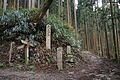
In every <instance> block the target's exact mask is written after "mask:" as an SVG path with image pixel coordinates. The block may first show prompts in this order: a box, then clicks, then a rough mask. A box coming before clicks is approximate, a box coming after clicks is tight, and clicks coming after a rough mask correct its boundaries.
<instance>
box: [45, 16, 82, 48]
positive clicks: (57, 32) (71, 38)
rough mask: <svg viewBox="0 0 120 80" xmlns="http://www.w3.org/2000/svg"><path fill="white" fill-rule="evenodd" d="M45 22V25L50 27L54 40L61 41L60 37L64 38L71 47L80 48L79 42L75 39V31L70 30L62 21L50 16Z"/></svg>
mask: <svg viewBox="0 0 120 80" xmlns="http://www.w3.org/2000/svg"><path fill="white" fill-rule="evenodd" d="M46 20H47V23H49V24H51V25H52V30H53V31H54V34H53V38H54V39H62V38H61V37H64V39H65V40H66V41H67V42H68V43H69V44H70V45H71V46H76V47H80V44H81V40H76V39H75V32H74V31H75V30H74V29H72V28H70V26H69V25H66V24H65V23H64V22H63V20H62V19H60V18H58V17H56V16H55V15H50V16H49V17H48V18H46Z"/></svg>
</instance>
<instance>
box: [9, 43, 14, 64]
mask: <svg viewBox="0 0 120 80" xmlns="http://www.w3.org/2000/svg"><path fill="white" fill-rule="evenodd" d="M14 44H15V42H11V44H10V50H9V64H11V58H12V53H13V45H14Z"/></svg>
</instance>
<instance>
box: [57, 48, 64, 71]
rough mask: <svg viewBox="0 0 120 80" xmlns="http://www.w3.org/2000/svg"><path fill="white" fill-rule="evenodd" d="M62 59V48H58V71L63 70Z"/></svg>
mask: <svg viewBox="0 0 120 80" xmlns="http://www.w3.org/2000/svg"><path fill="white" fill-rule="evenodd" d="M62 58H63V48H62V47H59V48H57V66H58V69H59V70H62V69H63V61H62Z"/></svg>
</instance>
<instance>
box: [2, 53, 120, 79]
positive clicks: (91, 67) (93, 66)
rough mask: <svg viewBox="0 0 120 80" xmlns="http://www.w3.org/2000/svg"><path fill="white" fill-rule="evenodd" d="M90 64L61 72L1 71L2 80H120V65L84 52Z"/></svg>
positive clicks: (51, 69) (53, 70) (55, 70)
mask: <svg viewBox="0 0 120 80" xmlns="http://www.w3.org/2000/svg"><path fill="white" fill-rule="evenodd" d="M82 53H86V54H87V58H88V59H87V60H88V61H89V63H85V62H81V61H80V62H78V64H77V65H76V66H74V67H71V68H68V69H64V70H61V71H59V70H58V69H56V68H54V67H51V68H48V69H43V70H40V71H38V70H29V71H27V70H26V71H22V70H15V69H14V68H13V67H11V68H7V69H0V80H120V65H119V64H117V63H115V62H113V61H111V60H107V59H102V58H99V57H98V56H96V55H94V54H92V53H90V52H88V51H83V52H82Z"/></svg>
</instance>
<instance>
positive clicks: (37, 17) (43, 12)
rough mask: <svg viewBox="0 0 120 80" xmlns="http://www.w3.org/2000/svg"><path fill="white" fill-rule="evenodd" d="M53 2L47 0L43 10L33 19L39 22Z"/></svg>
mask: <svg viewBox="0 0 120 80" xmlns="http://www.w3.org/2000/svg"><path fill="white" fill-rule="evenodd" d="M52 2H53V0H47V1H46V2H45V3H44V6H43V8H42V10H41V11H40V12H39V13H38V14H37V15H35V16H34V17H35V18H34V19H32V20H33V21H32V22H35V23H39V21H40V20H42V18H43V17H44V16H45V15H46V12H47V10H48V9H49V7H50V5H51V4H52Z"/></svg>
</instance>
